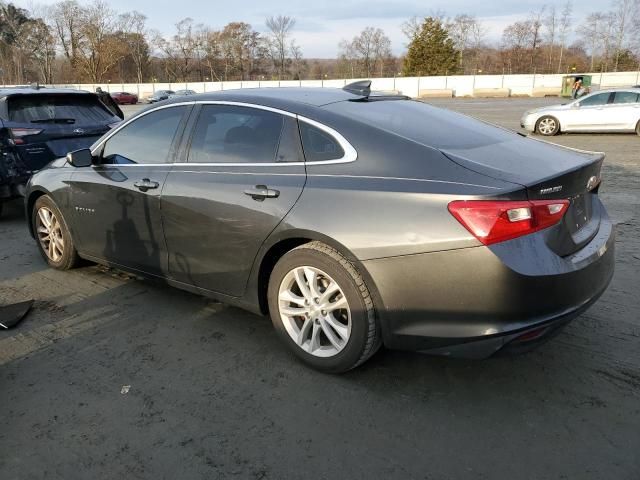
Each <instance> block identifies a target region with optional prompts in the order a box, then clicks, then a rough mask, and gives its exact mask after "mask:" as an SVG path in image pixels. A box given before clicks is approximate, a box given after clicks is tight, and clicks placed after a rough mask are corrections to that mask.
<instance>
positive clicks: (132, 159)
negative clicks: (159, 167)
mask: <svg viewBox="0 0 640 480" xmlns="http://www.w3.org/2000/svg"><path fill="white" fill-rule="evenodd" d="M186 110H187V107H186V106H180V107H170V108H162V109H160V110H156V111H155V112H151V113H148V114H147V115H143V116H141V117H140V118H137V119H136V120H134V121H132V122H131V123H129V124H128V125H125V126H124V127H123V128H122V129H121V130H119V131H118V132H116V133H115V134H114V135H113V136H112V137H110V138H109V139H108V140H107V141H106V143H105V145H104V149H103V150H102V162H101V163H103V164H122V165H127V164H154V163H166V162H167V161H168V158H169V153H170V150H171V145H172V143H173V139H174V137H175V135H176V133H177V132H178V127H179V126H180V121H181V120H182V117H183V116H184V114H185V112H186Z"/></svg>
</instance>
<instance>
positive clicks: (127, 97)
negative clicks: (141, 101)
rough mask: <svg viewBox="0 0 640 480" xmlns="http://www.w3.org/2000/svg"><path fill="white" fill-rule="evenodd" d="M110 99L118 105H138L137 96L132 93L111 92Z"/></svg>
mask: <svg viewBox="0 0 640 480" xmlns="http://www.w3.org/2000/svg"><path fill="white" fill-rule="evenodd" d="M111 98H113V99H114V100H115V101H116V103H117V104H118V105H124V104H127V103H128V104H131V105H135V104H136V103H138V96H137V95H135V94H133V93H127V92H113V93H112V94H111Z"/></svg>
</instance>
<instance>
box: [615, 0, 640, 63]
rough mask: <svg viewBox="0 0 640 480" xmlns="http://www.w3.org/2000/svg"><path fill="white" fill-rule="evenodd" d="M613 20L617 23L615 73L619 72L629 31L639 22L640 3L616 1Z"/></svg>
mask: <svg viewBox="0 0 640 480" xmlns="http://www.w3.org/2000/svg"><path fill="white" fill-rule="evenodd" d="M613 5H614V11H613V19H614V21H615V27H614V38H615V54H614V63H613V71H614V72H617V71H618V62H619V60H620V54H621V53H622V50H623V46H624V43H625V40H626V39H627V36H628V35H629V31H630V30H631V29H632V28H633V23H634V22H637V21H638V20H637V17H638V15H640V2H638V0H615V2H614V4H613Z"/></svg>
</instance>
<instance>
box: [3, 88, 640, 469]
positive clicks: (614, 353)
mask: <svg viewBox="0 0 640 480" xmlns="http://www.w3.org/2000/svg"><path fill="white" fill-rule="evenodd" d="M550 102H551V100H549V99H538V100H534V99H527V100H524V99H505V100H461V99H454V100H439V101H437V102H433V103H436V104H438V105H440V106H444V107H446V108H452V109H455V110H459V111H462V112H464V113H468V114H471V115H474V116H477V117H479V118H482V119H485V120H488V121H491V122H495V123H499V124H501V125H504V126H506V127H508V128H512V129H519V118H520V115H521V113H522V112H523V111H524V110H526V109H528V108H532V107H534V106H539V105H543V104H547V103H550ZM133 108H136V107H133ZM133 108H127V111H129V112H131V111H132V110H133ZM553 141H554V142H557V143H560V144H563V145H570V146H573V147H578V148H583V149H590V150H601V151H604V152H606V153H607V160H606V163H605V166H604V170H603V181H604V183H603V185H602V187H601V196H602V198H603V199H604V203H605V204H606V206H607V208H608V210H609V212H610V215H611V216H612V217H613V218H614V220H615V221H616V223H617V224H618V227H617V232H618V237H617V265H616V269H617V270H616V273H615V276H614V278H613V281H612V283H611V286H610V287H609V289H608V291H607V292H606V293H605V294H604V295H603V297H602V298H601V299H600V301H599V302H597V303H596V304H595V305H594V306H593V307H592V308H591V309H590V310H589V311H588V312H587V313H585V314H584V315H582V316H580V317H579V318H577V319H576V320H575V321H573V322H572V323H571V324H570V325H569V326H568V327H567V328H566V329H565V330H564V331H563V333H561V334H560V335H559V336H558V337H557V338H555V339H554V340H552V341H551V342H549V343H547V344H546V345H544V346H542V347H541V348H540V349H538V350H536V351H534V352H531V353H529V354H526V355H522V356H518V357H500V358H495V359H490V360H486V361H462V360H451V359H444V358H438V357H429V356H426V355H420V354H413V353H404V352H391V351H381V352H379V353H378V354H377V355H376V356H375V357H373V358H372V359H371V360H370V361H369V362H368V363H367V364H365V365H364V366H362V367H361V368H358V369H357V370H355V371H353V372H350V373H348V374H346V375H342V376H328V375H322V374H319V373H317V372H315V371H312V370H310V369H308V368H306V367H304V366H302V365H300V364H299V363H297V362H296V361H295V360H294V359H293V358H292V357H291V356H290V355H289V354H288V353H287V352H286V351H285V349H284V348H283V347H282V346H281V345H280V343H279V341H278V340H277V338H276V335H275V333H274V332H273V331H272V328H271V324H270V321H269V320H268V319H267V318H263V317H258V316H255V315H252V314H249V313H246V312H243V311H241V310H237V309H234V308H230V307H227V306H224V305H221V304H218V303H215V302H211V301H209V300H206V299H204V298H201V297H197V296H195V295H191V294H189V293H185V292H182V291H179V290H175V289H171V288H169V287H164V286H158V285H155V284H152V283H150V282H146V281H140V280H136V279H133V278H130V277H128V276H126V275H123V274H120V273H118V272H114V271H110V270H107V269H105V268H101V267H96V266H87V267H84V268H81V269H79V270H74V271H71V272H58V271H54V270H51V269H48V268H47V267H46V266H45V263H44V262H43V260H42V259H41V257H40V255H39V254H38V252H37V250H36V246H35V243H34V242H33V241H32V239H31V238H30V237H29V235H28V233H27V229H26V226H25V223H24V218H23V213H22V209H21V205H20V204H15V205H12V206H11V207H10V208H8V209H7V212H6V215H5V217H4V218H3V219H2V220H0V239H1V240H0V304H2V303H8V302H12V301H19V300H23V299H26V298H34V299H36V303H35V308H34V310H33V312H32V313H31V314H30V315H29V316H28V318H27V319H26V320H25V321H24V322H23V323H22V324H21V325H20V326H19V328H17V329H15V330H10V331H0V407H1V409H0V479H2V480H12V479H29V480H32V479H45V478H46V479H65V480H69V479H88V478H93V479H118V478H126V479H163V478H167V479H217V478H225V479H226V478H239V479H245V478H246V479H267V478H269V479H284V478H287V479H324V478H326V479H343V478H345V479H346V478H348V479H359V478H366V479H373V478H376V479H377V478H380V479H390V478H398V479H414V478H415V479H438V480H443V479H456V480H457V479H464V478H469V479H492V480H493V479H579V480H586V479H605V478H606V479H616V480H623V479H629V480H637V479H639V478H640V454H639V452H640V229H639V226H638V225H639V220H640V137H637V136H633V135H562V136H559V137H555V138H553Z"/></svg>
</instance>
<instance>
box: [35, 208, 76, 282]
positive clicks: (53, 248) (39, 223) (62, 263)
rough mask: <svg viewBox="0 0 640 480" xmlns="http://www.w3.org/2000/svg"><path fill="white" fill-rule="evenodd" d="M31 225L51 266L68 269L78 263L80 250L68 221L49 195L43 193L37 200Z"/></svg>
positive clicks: (41, 251) (41, 250)
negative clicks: (72, 235) (74, 241)
mask: <svg viewBox="0 0 640 480" xmlns="http://www.w3.org/2000/svg"><path fill="white" fill-rule="evenodd" d="M31 227H32V231H33V232H34V235H35V237H36V239H37V241H38V246H39V247H40V248H39V250H40V253H41V254H42V256H43V257H44V259H45V260H46V261H47V263H48V264H49V265H50V266H52V267H53V268H57V269H58V270H68V269H70V268H73V267H74V266H76V265H77V264H78V262H79V257H78V252H77V251H76V247H75V245H74V243H73V239H72V238H71V233H70V231H69V227H68V226H67V222H66V221H65V219H64V217H63V216H62V212H61V211H60V209H59V208H58V206H57V205H56V203H55V202H54V201H53V199H52V198H51V197H50V196H49V195H42V196H41V197H39V198H38V199H37V200H36V201H35V204H34V206H33V210H32V214H31Z"/></svg>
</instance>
